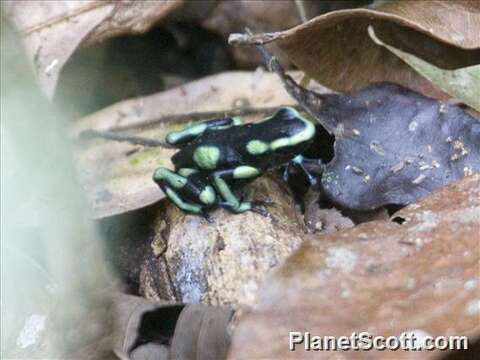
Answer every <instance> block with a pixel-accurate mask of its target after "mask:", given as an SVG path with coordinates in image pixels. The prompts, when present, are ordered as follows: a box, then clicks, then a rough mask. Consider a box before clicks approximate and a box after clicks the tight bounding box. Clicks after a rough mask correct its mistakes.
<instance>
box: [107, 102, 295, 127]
mask: <svg viewBox="0 0 480 360" xmlns="http://www.w3.org/2000/svg"><path fill="white" fill-rule="evenodd" d="M286 106H289V107H293V108H295V109H296V110H301V109H300V108H299V107H298V106H297V105H278V106H274V107H273V106H269V107H242V108H239V109H232V110H227V111H198V112H190V113H183V114H172V115H165V116H160V117H158V118H156V119H152V120H147V121H143V122H140V123H136V124H131V125H126V126H118V127H115V128H111V129H109V130H110V131H114V132H117V131H126V130H132V129H133V130H139V129H145V128H151V127H154V126H156V125H159V124H167V123H170V122H182V121H199V120H210V119H219V118H226V117H233V116H246V115H255V114H263V113H270V112H274V111H276V110H278V108H280V107H286Z"/></svg>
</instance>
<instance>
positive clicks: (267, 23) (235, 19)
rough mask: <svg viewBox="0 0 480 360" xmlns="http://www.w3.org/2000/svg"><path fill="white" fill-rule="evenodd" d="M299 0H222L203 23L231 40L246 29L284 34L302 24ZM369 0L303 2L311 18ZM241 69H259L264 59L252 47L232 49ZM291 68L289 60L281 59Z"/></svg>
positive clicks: (307, 14) (359, 4)
mask: <svg viewBox="0 0 480 360" xmlns="http://www.w3.org/2000/svg"><path fill="white" fill-rule="evenodd" d="M296 2H297V1H295V0H283V1H251V0H236V1H222V2H220V4H219V5H218V6H217V7H216V8H215V9H214V10H213V11H212V13H211V14H210V16H209V17H208V18H207V19H206V20H205V21H204V22H203V26H204V27H206V28H207V29H209V30H211V31H213V32H216V33H219V34H220V35H221V36H222V37H224V38H227V37H228V35H229V34H231V33H233V32H241V31H244V29H245V27H248V28H250V29H252V30H253V31H255V32H262V31H280V30H284V29H288V28H290V27H293V26H295V25H298V24H301V23H302V20H301V15H300V10H299V7H298V5H297V4H296ZM364 3H365V1H358V0H342V1H303V8H304V10H305V13H306V14H305V15H306V16H307V18H309V19H310V18H312V17H314V16H316V15H319V14H322V13H325V12H328V11H333V10H338V9H342V8H349V7H356V6H361V5H363V4H364ZM231 51H232V55H233V58H234V59H235V61H236V63H237V65H238V66H240V67H241V68H244V67H256V66H258V64H260V63H261V61H262V58H261V56H260V55H259V53H258V51H256V50H255V49H250V48H232V49H231ZM280 60H281V62H282V64H284V65H285V66H287V68H288V63H287V62H288V58H286V57H281V58H280Z"/></svg>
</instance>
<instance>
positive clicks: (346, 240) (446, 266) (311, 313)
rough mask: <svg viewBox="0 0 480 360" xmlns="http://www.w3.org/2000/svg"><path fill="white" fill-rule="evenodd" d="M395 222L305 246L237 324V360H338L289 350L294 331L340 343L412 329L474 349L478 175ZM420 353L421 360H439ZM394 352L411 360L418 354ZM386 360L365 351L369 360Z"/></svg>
mask: <svg viewBox="0 0 480 360" xmlns="http://www.w3.org/2000/svg"><path fill="white" fill-rule="evenodd" d="M393 220H394V221H374V222H370V223H365V224H361V225H358V226H356V227H354V228H352V229H348V230H344V231H340V232H337V233H335V234H332V235H325V236H312V238H311V240H308V241H306V242H304V243H303V244H302V246H301V247H300V248H299V249H298V250H297V251H296V252H295V253H294V254H293V255H292V256H290V257H289V258H288V259H287V260H286V261H285V263H284V264H283V265H282V266H281V267H279V268H278V269H277V270H276V271H275V272H274V273H273V274H272V275H271V276H270V277H268V278H267V279H266V280H265V281H264V282H263V285H262V286H261V287H260V289H261V290H260V291H259V292H258V294H257V298H256V299H257V300H256V304H255V310H253V311H250V312H248V313H247V314H246V315H244V316H243V317H242V318H241V319H240V322H239V325H238V327H237V328H236V330H235V332H234V337H233V346H232V349H231V352H230V358H231V359H252V358H277V359H278V358H287V357H288V358H329V357H330V356H331V355H332V354H331V353H330V352H328V351H321V352H316V351H310V352H308V351H304V350H303V345H301V346H298V347H297V348H296V349H297V350H296V351H295V352H291V351H289V349H288V348H289V347H288V336H289V332H290V331H300V332H303V331H309V332H310V333H311V334H312V335H320V336H324V335H331V336H337V337H338V336H350V335H351V334H352V332H356V333H357V334H358V333H360V332H362V331H368V332H369V333H370V334H372V335H382V336H390V335H396V336H399V335H400V334H401V333H402V332H404V331H413V332H415V333H416V334H417V335H419V336H420V335H421V334H424V335H425V334H427V335H432V336H439V335H444V336H448V335H466V336H468V337H469V339H470V341H471V343H472V342H473V341H474V339H475V338H478V336H479V335H480V321H479V317H480V312H479V307H478V302H479V299H480V278H479V261H480V251H479V250H480V249H479V243H478V235H479V233H480V174H476V175H472V176H469V177H466V178H464V179H462V180H460V181H458V182H456V183H453V184H451V185H448V186H446V187H444V188H442V189H440V190H438V191H436V192H434V193H432V194H431V195H429V196H428V197H427V198H425V199H424V200H422V201H420V202H419V203H417V204H412V205H409V206H407V207H405V208H404V209H402V210H401V211H399V212H397V213H396V214H395V215H394V218H393ZM399 223H402V225H399ZM265 344H269V346H264V345H265ZM415 353H416V354H418V356H420V358H422V359H425V358H433V357H436V356H438V355H439V352H438V351H433V352H415ZM361 354H362V352H355V354H353V355H355V356H359V357H361V356H360V355H361ZM349 355H352V354H350V353H349ZM390 355H391V356H395V358H411V356H412V352H411V351H396V352H395V353H391V354H390ZM388 356H389V354H388V353H386V352H384V351H378V352H375V351H369V352H368V357H369V358H379V359H382V358H386V357H388ZM348 358H350V357H348Z"/></svg>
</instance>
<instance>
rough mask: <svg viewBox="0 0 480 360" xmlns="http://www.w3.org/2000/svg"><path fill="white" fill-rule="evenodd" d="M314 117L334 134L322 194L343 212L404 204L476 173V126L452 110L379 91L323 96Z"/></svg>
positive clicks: (396, 91) (479, 167)
mask: <svg viewBox="0 0 480 360" xmlns="http://www.w3.org/2000/svg"><path fill="white" fill-rule="evenodd" d="M317 116H318V118H320V119H322V123H325V124H328V125H329V130H332V131H333V132H334V133H335V134H336V139H335V157H334V158H333V160H332V161H331V162H330V163H328V164H327V166H326V169H325V172H324V173H323V175H322V186H323V189H324V191H325V192H326V194H327V196H329V197H330V198H331V199H332V200H333V201H335V202H336V203H338V204H341V205H342V206H344V207H347V208H352V209H363V210H369V209H375V208H378V207H380V206H382V205H386V204H398V205H405V204H409V203H412V202H415V201H416V200H417V199H419V198H421V197H423V196H425V195H427V194H428V193H429V192H431V191H432V190H435V189H437V188H439V187H441V186H444V185H446V184H448V183H450V182H452V181H455V180H457V179H459V178H461V177H463V176H466V175H469V174H472V173H474V172H480V122H479V121H478V120H477V119H475V118H474V117H472V116H471V115H469V114H468V113H466V112H465V111H464V110H463V109H461V108H460V107H458V106H456V105H450V104H447V103H441V102H439V101H437V100H434V99H430V98H427V97H424V96H422V95H420V94H418V93H415V92H413V91H410V90H408V89H405V88H402V87H400V86H397V85H393V84H385V83H383V84H377V85H371V86H369V87H366V88H365V89H363V90H361V91H359V92H357V93H355V94H352V95H332V96H326V97H324V98H323V106H322V107H321V108H320V111H319V112H318V113H317Z"/></svg>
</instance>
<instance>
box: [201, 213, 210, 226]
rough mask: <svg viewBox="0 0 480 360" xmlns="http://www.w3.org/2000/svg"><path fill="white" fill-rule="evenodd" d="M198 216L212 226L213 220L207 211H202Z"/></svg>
mask: <svg viewBox="0 0 480 360" xmlns="http://www.w3.org/2000/svg"><path fill="white" fill-rule="evenodd" d="M200 215H201V216H202V217H203V218H204V219H205V220H206V221H207V222H208V223H209V224H213V219H212V217H211V216H210V214H209V213H208V212H207V211H202V212H201V213H200Z"/></svg>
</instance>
